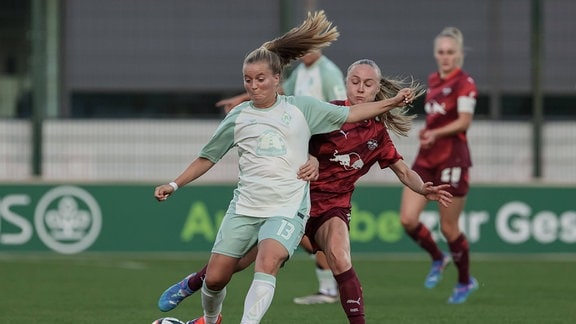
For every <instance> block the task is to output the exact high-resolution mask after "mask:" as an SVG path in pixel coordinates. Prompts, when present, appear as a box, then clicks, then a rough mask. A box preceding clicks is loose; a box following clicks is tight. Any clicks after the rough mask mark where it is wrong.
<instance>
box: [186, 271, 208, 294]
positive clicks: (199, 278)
mask: <svg viewBox="0 0 576 324" xmlns="http://www.w3.org/2000/svg"><path fill="white" fill-rule="evenodd" d="M206 268H208V265H205V266H204V267H203V268H202V269H200V270H199V271H198V272H196V274H195V275H193V276H192V277H190V278H189V279H188V288H190V289H191V290H192V291H198V290H200V288H202V283H203V282H204V277H206Z"/></svg>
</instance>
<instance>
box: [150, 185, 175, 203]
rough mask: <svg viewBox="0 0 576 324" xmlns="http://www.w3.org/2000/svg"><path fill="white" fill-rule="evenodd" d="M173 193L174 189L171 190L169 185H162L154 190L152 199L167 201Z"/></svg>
mask: <svg viewBox="0 0 576 324" xmlns="http://www.w3.org/2000/svg"><path fill="white" fill-rule="evenodd" d="M173 192H174V188H172V186H171V185H169V184H163V185H160V186H158V187H156V189H154V198H156V200H158V201H164V200H166V199H168V197H169V196H170V195H171V194H172V193H173Z"/></svg>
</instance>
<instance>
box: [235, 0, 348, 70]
mask: <svg viewBox="0 0 576 324" xmlns="http://www.w3.org/2000/svg"><path fill="white" fill-rule="evenodd" d="M338 36H340V33H338V30H337V29H336V27H332V23H331V22H330V21H328V19H327V18H326V15H325V14H324V11H323V10H322V11H317V12H315V13H314V14H312V13H308V17H307V18H306V20H304V22H302V24H301V25H300V26H298V27H294V28H292V29H291V30H290V31H288V32H286V33H285V34H284V35H282V36H280V37H278V38H275V39H273V40H271V41H268V42H265V43H264V44H262V46H260V47H259V48H257V49H255V50H253V51H252V52H250V53H249V54H248V55H247V56H246V58H245V59H244V65H246V64H251V63H256V62H262V61H264V62H267V63H268V65H269V66H270V69H271V70H272V72H273V73H274V74H280V75H282V71H283V69H284V67H285V66H286V65H288V64H290V62H292V61H293V60H295V59H297V58H299V57H301V56H302V55H304V54H306V53H307V52H309V51H312V50H319V49H322V48H325V47H328V46H330V44H331V43H332V42H333V41H335V40H337V39H338Z"/></svg>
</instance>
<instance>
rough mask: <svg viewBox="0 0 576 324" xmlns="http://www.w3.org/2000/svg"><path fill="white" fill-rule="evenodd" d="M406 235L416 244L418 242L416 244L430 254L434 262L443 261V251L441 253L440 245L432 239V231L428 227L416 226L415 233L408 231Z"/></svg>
mask: <svg viewBox="0 0 576 324" xmlns="http://www.w3.org/2000/svg"><path fill="white" fill-rule="evenodd" d="M406 233H407V234H408V235H409V236H410V237H411V238H412V239H413V240H414V242H416V244H418V245H420V247H421V248H423V249H424V251H426V252H428V254H430V257H432V260H442V251H440V249H439V248H438V245H437V244H436V242H434V239H432V234H430V231H429V230H428V228H426V226H424V224H422V223H418V226H416V228H415V229H414V230H413V231H411V232H408V231H406Z"/></svg>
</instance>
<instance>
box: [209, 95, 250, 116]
mask: <svg viewBox="0 0 576 324" xmlns="http://www.w3.org/2000/svg"><path fill="white" fill-rule="evenodd" d="M248 100H250V96H248V94H247V93H246V92H244V93H241V94H239V95H237V96H234V97H231V98H226V99H222V100H220V101H218V102H217V103H216V107H222V108H224V112H225V113H229V112H230V110H232V108H234V107H236V106H238V105H239V104H241V103H243V102H244V101H248Z"/></svg>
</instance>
